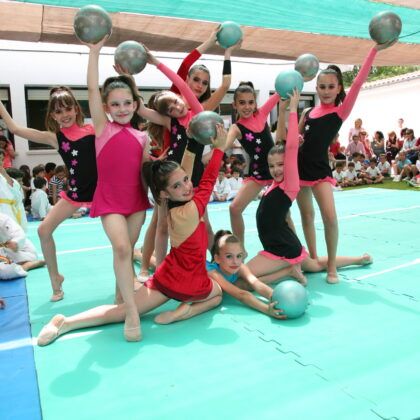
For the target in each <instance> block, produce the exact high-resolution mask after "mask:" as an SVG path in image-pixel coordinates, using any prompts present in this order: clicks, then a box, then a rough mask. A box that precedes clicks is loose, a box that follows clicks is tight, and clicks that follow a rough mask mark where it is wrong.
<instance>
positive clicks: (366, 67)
mask: <svg viewBox="0 0 420 420" xmlns="http://www.w3.org/2000/svg"><path fill="white" fill-rule="evenodd" d="M395 42H396V40H394V41H391V42H387V43H385V44H376V45H375V46H373V47H372V48H371V50H370V51H369V54H368V55H367V57H366V58H365V61H364V62H363V65H362V67H361V68H360V70H359V73H358V74H357V76H356V78H355V79H354V81H353V83H352V85H351V88H350V90H349V92H348V93H347V95H346V97H345V99H344V102H343V103H342V104H341V106H340V107H339V109H338V111H337V114H338V115H339V117H340V118H341V119H342V120H343V121H344V120H345V119H347V118H348V116H349V115H350V113H351V111H352V109H353V106H354V104H355V102H356V99H357V95H358V94H359V92H360V89H361V88H362V85H363V83H364V82H365V81H366V79H367V77H368V75H369V71H370V69H371V67H372V64H373V60H374V59H375V57H376V53H377V52H378V51H381V50H384V49H386V48H389V47H390V46H392V45H394V44H395Z"/></svg>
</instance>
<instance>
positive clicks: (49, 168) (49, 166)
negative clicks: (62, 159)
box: [45, 162, 57, 173]
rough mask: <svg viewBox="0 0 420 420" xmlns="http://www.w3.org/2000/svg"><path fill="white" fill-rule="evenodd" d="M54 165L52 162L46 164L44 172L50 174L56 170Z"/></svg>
mask: <svg viewBox="0 0 420 420" xmlns="http://www.w3.org/2000/svg"><path fill="white" fill-rule="evenodd" d="M56 166H57V165H56V164H55V163H54V162H48V163H46V164H45V172H47V173H48V172H52V171H54V169H55V168H56Z"/></svg>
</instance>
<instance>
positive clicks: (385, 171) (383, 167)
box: [378, 153, 391, 178]
mask: <svg viewBox="0 0 420 420" xmlns="http://www.w3.org/2000/svg"><path fill="white" fill-rule="evenodd" d="M386 158H387V156H386V155H385V153H382V154H380V155H379V163H378V169H379V172H380V173H381V175H382V176H383V177H385V178H388V177H390V176H391V165H390V163H389V162H388V161H387V159H386Z"/></svg>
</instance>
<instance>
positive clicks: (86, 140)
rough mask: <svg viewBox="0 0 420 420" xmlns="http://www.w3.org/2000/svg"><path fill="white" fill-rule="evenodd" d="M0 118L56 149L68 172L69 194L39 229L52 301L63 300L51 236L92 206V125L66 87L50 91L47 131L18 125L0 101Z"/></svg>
mask: <svg viewBox="0 0 420 420" xmlns="http://www.w3.org/2000/svg"><path fill="white" fill-rule="evenodd" d="M0 116H1V118H3V120H4V121H5V122H6V124H7V126H8V128H9V130H10V131H11V132H13V133H15V134H17V135H18V136H19V137H23V138H25V139H29V140H31V141H33V142H35V143H41V144H47V145H49V146H51V147H53V148H54V149H56V150H57V151H58V153H59V154H60V156H61V157H62V159H63V161H64V163H65V164H66V166H67V169H68V171H69V184H70V189H69V191H67V192H66V193H65V192H62V193H61V194H60V197H61V200H59V201H58V202H57V204H55V205H54V207H53V208H52V209H51V211H50V212H49V213H48V215H47V217H46V218H45V220H44V221H43V222H42V223H41V225H40V226H39V228H38V234H39V238H40V241H41V247H42V252H43V254H44V258H45V262H46V264H47V268H48V274H49V277H50V281H51V287H52V290H53V294H52V296H51V299H50V300H51V301H52V302H56V301H59V300H61V299H63V297H64V292H63V289H62V283H63V281H64V277H63V276H62V275H61V273H60V272H59V271H58V265H57V255H56V249H55V242H54V238H53V236H52V235H53V232H54V230H55V229H56V228H57V227H58V226H59V225H60V223H61V222H63V221H64V220H66V219H68V218H69V217H70V216H71V215H72V214H73V213H74V212H75V211H76V210H77V209H78V208H79V207H90V202H91V201H92V198H93V194H94V192H95V187H96V180H97V171H96V155H95V132H94V129H93V127H92V125H90V124H84V121H83V113H82V110H81V108H80V105H79V103H78V102H77V100H76V98H75V97H74V95H73V93H72V91H71V90H70V89H69V88H68V87H65V86H60V87H55V88H53V89H51V91H50V98H49V102H48V110H47V116H46V119H45V122H46V126H47V130H48V131H39V130H35V129H32V128H27V127H22V126H20V125H18V124H16V123H15V121H14V120H13V119H12V118H11V116H10V115H9V113H8V112H7V110H6V109H5V107H4V106H3V104H2V103H1V102H0Z"/></svg>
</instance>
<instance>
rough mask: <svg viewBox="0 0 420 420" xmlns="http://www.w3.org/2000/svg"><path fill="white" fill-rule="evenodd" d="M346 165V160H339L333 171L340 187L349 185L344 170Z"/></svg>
mask: <svg viewBox="0 0 420 420" xmlns="http://www.w3.org/2000/svg"><path fill="white" fill-rule="evenodd" d="M344 167H345V164H344V162H337V164H336V165H335V170H334V171H333V173H332V175H333V178H334V179H335V180H336V181H337V186H338V187H347V181H346V178H345V174H346V173H345V171H344Z"/></svg>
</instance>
